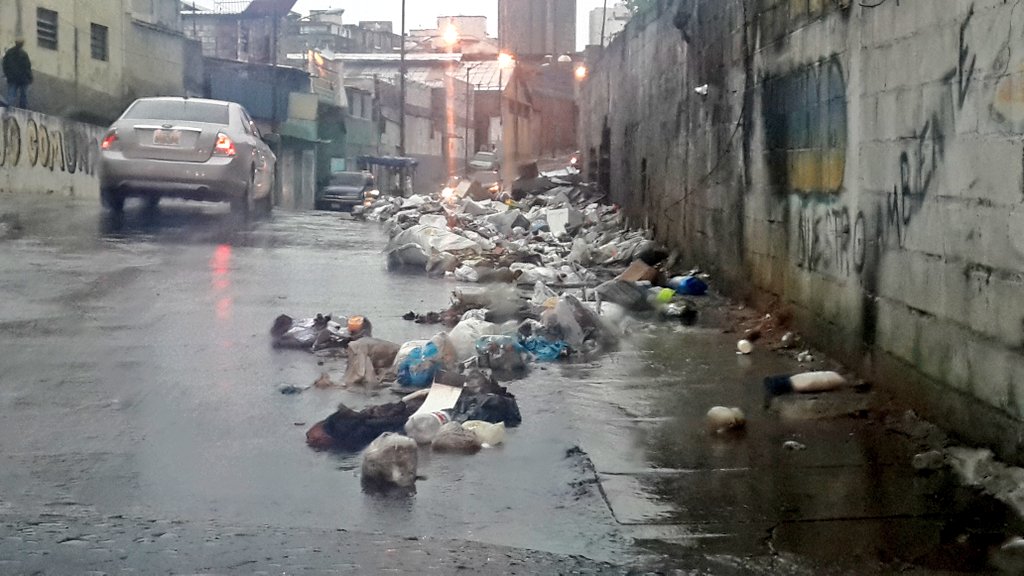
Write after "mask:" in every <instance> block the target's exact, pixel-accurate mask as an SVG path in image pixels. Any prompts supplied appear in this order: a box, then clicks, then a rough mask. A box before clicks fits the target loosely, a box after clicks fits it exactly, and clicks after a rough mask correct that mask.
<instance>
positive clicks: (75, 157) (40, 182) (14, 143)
mask: <svg viewBox="0 0 1024 576" xmlns="http://www.w3.org/2000/svg"><path fill="white" fill-rule="evenodd" d="M102 134H103V129H101V128H99V127H97V126H92V125H89V124H81V123H78V122H71V121H68V120H64V119H62V118H55V117H53V116H46V115H43V114H39V113H36V112H30V111H27V110H20V109H12V108H0V193H17V194H29V193H50V194H53V193H56V194H64V195H69V196H89V197H98V196H99V180H98V178H97V177H96V170H97V167H98V160H99V148H98V142H99V139H100V137H101V136H102Z"/></svg>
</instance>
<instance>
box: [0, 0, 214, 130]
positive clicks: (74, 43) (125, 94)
mask: <svg viewBox="0 0 1024 576" xmlns="http://www.w3.org/2000/svg"><path fill="white" fill-rule="evenodd" d="M0 14H2V15H3V17H2V18H0V48H2V49H3V50H6V49H7V48H9V47H10V46H11V45H13V43H14V39H15V38H16V37H23V38H25V50H26V51H27V52H28V54H29V58H30V59H31V60H32V68H33V75H34V78H35V80H34V82H33V84H32V86H31V87H30V88H29V107H30V108H32V109H34V110H37V111H40V112H45V113H48V114H55V115H60V116H65V117H74V118H80V119H86V120H90V121H94V122H98V123H105V122H108V121H110V120H112V119H113V118H115V117H117V116H118V115H119V114H120V113H121V112H122V111H123V110H124V108H125V107H126V106H127V105H128V104H129V103H131V102H132V100H134V99H135V98H137V97H141V96H159V95H182V94H189V93H194V94H198V93H199V92H200V90H201V85H202V69H201V62H199V60H200V59H199V54H198V47H197V46H196V45H195V44H194V43H192V42H189V41H188V40H187V39H186V38H185V37H184V36H183V35H182V32H181V17H180V11H179V4H178V0H110V1H106V2H90V1H87V0H0ZM197 63H198V65H197Z"/></svg>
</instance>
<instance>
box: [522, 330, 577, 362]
mask: <svg viewBox="0 0 1024 576" xmlns="http://www.w3.org/2000/svg"><path fill="white" fill-rule="evenodd" d="M522 346H523V349H525V350H526V351H527V352H529V353H530V355H531V356H533V358H534V359H535V360H537V361H538V362H555V361H556V360H558V359H560V358H561V357H562V356H565V353H566V351H567V350H568V349H569V345H568V344H566V343H565V342H564V341H562V340H555V341H551V340H547V339H545V338H541V337H538V336H534V337H533V338H528V339H526V340H524V341H523V342H522Z"/></svg>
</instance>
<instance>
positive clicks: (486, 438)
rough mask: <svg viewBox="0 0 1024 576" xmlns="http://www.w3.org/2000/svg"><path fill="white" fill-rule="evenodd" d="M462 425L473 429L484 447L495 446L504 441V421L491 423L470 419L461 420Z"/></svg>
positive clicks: (467, 428)
mask: <svg viewBox="0 0 1024 576" xmlns="http://www.w3.org/2000/svg"><path fill="white" fill-rule="evenodd" d="M462 427H463V428H465V429H466V430H471V431H473V433H474V434H476V437H477V439H478V440H480V443H481V444H483V445H484V448H488V447H491V446H497V445H499V444H502V443H504V442H505V423H504V422H499V423H497V424H491V423H490V422H484V421H483V420H470V421H468V422H463V423H462Z"/></svg>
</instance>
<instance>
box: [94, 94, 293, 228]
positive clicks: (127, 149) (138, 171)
mask: <svg viewBox="0 0 1024 576" xmlns="http://www.w3.org/2000/svg"><path fill="white" fill-rule="evenodd" d="M276 162H277V157H276V156H274V153H273V152H272V151H271V150H270V147H269V146H267V144H266V143H265V142H264V141H263V139H262V136H261V135H260V132H259V129H258V128H257V127H256V124H255V123H254V122H253V121H252V118H250V117H249V113H248V112H246V110H245V108H243V107H242V106H240V105H238V104H236V103H234V102H223V101H220V100H203V99H198V98H141V99H139V100H136V101H135V102H133V103H132V105H131V106H129V107H128V109H127V110H125V112H124V114H122V115H121V117H120V118H119V119H118V120H117V121H116V122H114V124H113V125H111V127H110V129H109V130H108V131H107V133H106V135H105V136H104V138H103V140H102V142H101V143H100V169H99V174H100V198H101V200H102V201H103V205H104V206H106V207H107V208H108V209H110V210H113V211H115V212H119V211H121V210H123V209H124V201H125V198H128V197H140V198H144V199H145V200H147V201H148V202H149V203H150V204H151V205H155V204H156V203H158V202H159V201H160V198H162V197H175V198H185V199H188V200H206V201H213V202H224V201H227V202H230V203H231V206H232V210H234V211H236V212H239V213H242V214H246V215H247V214H250V213H252V212H254V211H255V210H257V209H263V210H265V211H269V210H270V206H271V204H272V202H273V197H272V192H273V186H274V166H275V164H276Z"/></svg>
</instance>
